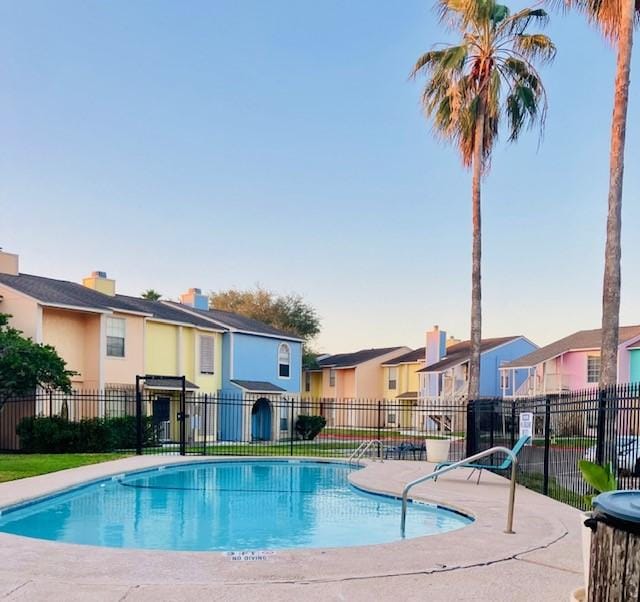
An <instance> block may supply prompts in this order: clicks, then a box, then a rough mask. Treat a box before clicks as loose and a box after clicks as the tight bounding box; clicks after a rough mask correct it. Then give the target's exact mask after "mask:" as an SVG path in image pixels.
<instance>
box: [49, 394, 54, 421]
mask: <svg viewBox="0 0 640 602" xmlns="http://www.w3.org/2000/svg"><path fill="white" fill-rule="evenodd" d="M51 416H53V390H52V389H49V418H51Z"/></svg>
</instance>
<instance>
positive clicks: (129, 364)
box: [92, 313, 145, 386]
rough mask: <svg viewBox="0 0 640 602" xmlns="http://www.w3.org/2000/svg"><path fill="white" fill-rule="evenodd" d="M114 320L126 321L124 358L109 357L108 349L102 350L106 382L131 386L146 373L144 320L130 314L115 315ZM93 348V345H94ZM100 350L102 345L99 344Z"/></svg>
mask: <svg viewBox="0 0 640 602" xmlns="http://www.w3.org/2000/svg"><path fill="white" fill-rule="evenodd" d="M113 317H114V318H120V319H124V320H125V323H126V324H125V341H124V357H108V356H107V350H106V349H100V353H101V354H102V355H103V356H104V359H105V361H104V382H105V384H108V385H109V384H110V385H125V386H130V385H132V384H133V383H135V382H136V375H137V374H142V372H143V371H144V363H145V362H144V353H145V350H144V343H143V341H144V328H145V326H144V322H145V321H144V318H142V317H139V316H132V315H128V314H118V313H114V314H113ZM98 340H99V339H98ZM92 346H93V345H92ZM98 348H100V344H98Z"/></svg>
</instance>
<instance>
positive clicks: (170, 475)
mask: <svg viewBox="0 0 640 602" xmlns="http://www.w3.org/2000/svg"><path fill="white" fill-rule="evenodd" d="M351 470H353V468H351V467H349V466H347V465H345V464H329V463H319V462H304V461H300V462H287V461H281V462H263V461H243V462H207V463H205V464H203V463H198V464H189V465H186V466H185V465H183V466H173V467H167V468H163V469H160V470H158V469H155V470H152V471H146V472H143V473H137V474H136V473H133V474H130V475H128V476H124V477H122V478H118V479H110V480H108V481H103V482H100V483H95V484H92V485H88V486H86V487H83V488H80V489H76V490H74V491H70V492H67V493H64V494H62V495H58V496H55V497H52V498H49V499H47V500H43V501H40V502H36V503H33V504H31V505H29V506H26V507H23V508H20V509H16V510H12V511H9V512H6V513H5V514H3V515H2V516H0V531H2V532H5V533H13V534H15V535H23V536H26V537H37V538H41V539H48V540H54V541H62V542H69V543H77V544H89V545H97V546H108V547H115V548H146V549H163V550H220V551H232V550H247V549H249V550H274V549H281V548H307V547H338V546H355V545H368V544H378V543H385V542H390V541H395V540H398V539H400V502H399V501H397V500H394V499H391V498H389V497H384V496H378V495H370V494H367V493H364V492H362V491H360V490H359V489H356V488H354V487H352V486H351V485H349V482H348V480H347V475H348V474H349V472H350V471H351ZM470 522H471V519H470V518H468V517H465V516H462V515H461V514H458V513H455V512H452V511H450V510H446V509H443V508H440V507H435V506H429V505H425V504H411V505H410V506H409V512H408V514H407V530H406V533H407V537H418V536H422V535H429V534H432V533H441V532H443V531H450V530H452V529H459V528H460V527H463V526H465V525H467V524H469V523H470Z"/></svg>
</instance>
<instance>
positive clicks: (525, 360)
mask: <svg viewBox="0 0 640 602" xmlns="http://www.w3.org/2000/svg"><path fill="white" fill-rule="evenodd" d="M637 336H640V325H637V326H622V327H621V328H620V329H619V330H618V339H619V341H620V344H622V343H624V342H625V341H629V340H631V339H633V338H634V337H637ZM601 342H602V330H601V329H600V328H596V329H594V330H579V331H578V332H574V333H573V334H570V335H569V336H567V337H564V338H563V339H560V340H559V341H555V342H553V343H551V344H549V345H546V346H545V347H541V348H540V349H536V350H535V351H532V352H531V353H528V354H527V355H523V356H522V357H520V358H518V359H516V360H513V361H512V362H509V363H508V364H505V365H504V366H502V367H503V368H530V367H533V366H537V365H538V364H540V363H542V362H545V361H547V360H550V359H553V358H554V357H558V356H559V355H562V354H563V353H566V352H567V351H571V350H576V349H600V344H601Z"/></svg>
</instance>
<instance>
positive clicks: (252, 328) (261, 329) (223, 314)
mask: <svg viewBox="0 0 640 602" xmlns="http://www.w3.org/2000/svg"><path fill="white" fill-rule="evenodd" d="M162 303H165V304H166V305H167V306H170V307H174V308H176V309H178V310H180V311H183V312H186V313H191V314H197V315H199V316H202V317H203V318H206V319H208V320H212V321H214V322H215V323H217V324H220V325H221V326H224V327H226V328H228V329H230V330H238V331H241V332H243V331H244V332H250V333H256V334H264V335H267V336H273V337H281V338H285V339H292V340H294V341H302V339H301V338H300V337H299V336H297V335H295V334H292V333H290V332H285V331H284V330H279V329H278V328H273V327H272V326H269V325H268V324H265V323H264V322H261V321H260V320H254V319H253V318H247V317H246V316H241V315H240V314H234V313H232V312H230V311H222V310H220V309H196V308H195V307H191V306H189V305H183V304H182V303H176V302H175V301H163V302H162Z"/></svg>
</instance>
